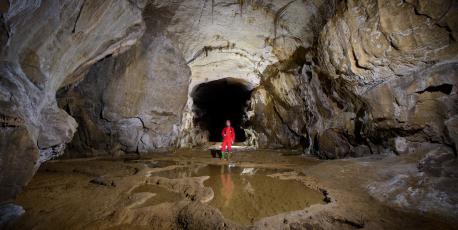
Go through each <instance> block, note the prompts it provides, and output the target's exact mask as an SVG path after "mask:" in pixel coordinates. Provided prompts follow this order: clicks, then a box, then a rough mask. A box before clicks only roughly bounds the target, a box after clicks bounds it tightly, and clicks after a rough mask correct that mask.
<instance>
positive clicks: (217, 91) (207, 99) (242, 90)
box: [190, 78, 252, 142]
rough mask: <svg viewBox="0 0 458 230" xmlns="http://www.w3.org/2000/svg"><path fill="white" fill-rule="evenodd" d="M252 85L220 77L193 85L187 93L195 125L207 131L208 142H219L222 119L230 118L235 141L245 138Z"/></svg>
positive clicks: (223, 121) (222, 125)
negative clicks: (191, 101)
mask: <svg viewBox="0 0 458 230" xmlns="http://www.w3.org/2000/svg"><path fill="white" fill-rule="evenodd" d="M251 92H252V87H250V85H249V84H248V83H247V82H245V81H243V80H241V79H236V78H223V79H219V80H214V81H210V82H205V83H201V84H199V85H196V86H195V87H194V89H193V90H192V92H191V94H190V96H191V98H192V100H193V107H192V110H193V112H194V114H195V116H194V120H193V122H194V124H196V125H197V126H198V127H200V128H201V129H202V130H205V131H208V141H209V142H218V141H221V130H222V129H223V128H224V125H225V121H226V120H231V122H232V126H233V127H234V130H235V133H236V139H235V141H236V142H243V141H245V140H246V136H245V132H244V130H243V128H244V127H243V126H244V122H245V120H246V111H247V108H248V105H249V100H250V98H251Z"/></svg>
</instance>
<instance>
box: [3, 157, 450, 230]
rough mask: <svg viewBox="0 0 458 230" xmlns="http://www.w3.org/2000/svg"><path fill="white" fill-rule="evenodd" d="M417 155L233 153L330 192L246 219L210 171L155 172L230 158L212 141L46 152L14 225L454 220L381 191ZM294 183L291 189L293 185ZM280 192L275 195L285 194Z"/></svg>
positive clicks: (240, 162) (378, 224) (374, 225)
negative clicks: (221, 202)
mask: <svg viewBox="0 0 458 230" xmlns="http://www.w3.org/2000/svg"><path fill="white" fill-rule="evenodd" d="M421 157H422V156H421V154H412V155H407V156H380V155H377V156H372V157H366V158H359V159H345V160H334V161H321V160H317V159H315V158H313V157H304V156H301V155H297V154H296V153H295V152H287V151H261V150H259V151H249V152H240V153H237V154H236V155H235V161H236V162H237V163H236V164H237V166H240V167H242V168H249V167H255V168H270V169H282V170H283V169H285V172H279V173H273V174H271V175H269V177H272V178H277V179H281V180H294V181H296V182H300V183H302V184H303V185H304V186H307V187H308V189H312V190H314V191H317V192H320V193H321V194H323V199H324V200H326V201H328V203H327V202H319V203H316V204H312V205H311V206H309V207H305V208H304V209H299V210H296V211H289V212H283V213H279V214H277V215H274V216H270V217H265V218H261V219H259V220H256V221H255V222H254V223H251V224H246V223H244V224H241V223H239V222H236V221H233V220H231V219H228V218H225V217H224V215H223V214H222V212H221V211H220V210H218V209H216V208H214V205H212V201H213V202H215V200H214V197H215V193H217V192H218V191H213V190H212V189H211V188H210V187H207V186H206V184H205V183H206V182H205V181H209V180H208V179H209V176H201V175H198V176H192V177H190V176H186V175H185V176H183V175H182V176H180V177H178V178H173V177H171V178H167V177H161V176H160V175H161V174H160V172H163V171H165V170H174V169H176V168H182V167H187V168H191V169H192V168H198V167H202V166H205V165H208V164H211V165H224V164H227V162H226V161H221V160H219V159H212V158H211V157H210V154H209V152H208V151H199V150H192V151H191V150H181V151H177V152H174V153H167V154H154V155H151V156H142V157H139V156H126V157H124V158H122V159H110V158H105V159H103V158H98V159H83V160H78V159H76V160H62V161H51V162H47V163H46V164H44V165H43V166H42V167H41V168H40V170H39V171H38V173H37V174H36V175H35V177H34V178H33V180H32V181H31V183H30V184H29V185H28V186H27V187H26V189H25V191H24V192H23V193H21V194H20V195H19V197H17V200H16V202H17V203H18V204H20V205H22V206H23V207H24V208H25V210H26V213H25V214H24V215H23V216H22V217H21V218H20V219H19V220H18V221H17V222H16V223H14V225H12V226H11V227H10V228H12V229H355V228H358V229H458V228H457V227H456V226H457V223H458V220H457V217H456V216H455V215H453V213H452V214H450V215H448V214H447V213H448V212H447V210H442V209H438V210H436V209H434V207H435V206H434V205H433V206H432V207H433V208H431V209H428V210H427V211H424V210H423V211H419V210H418V209H417V208H416V207H417V206H416V205H417V203H412V202H411V203H412V204H411V205H408V204H405V203H401V204H404V205H396V202H391V200H389V199H387V200H386V201H385V200H383V199H381V198H380V197H382V198H383V197H384V196H383V195H384V194H385V193H384V191H382V188H384V187H383V185H384V184H383V183H384V182H385V181H387V180H388V181H389V179H391V178H392V176H393V175H391V174H392V173H396V175H400V174H403V175H404V174H406V173H407V174H406V175H407V178H408V179H409V180H415V176H411V177H409V176H408V175H409V174H408V173H415V172H410V171H408V170H411V171H415V170H414V168H415V165H416V162H417V161H418V160H419V159H420V158H421ZM406 170H407V172H406ZM158 175H159V176H158ZM207 183H208V182H207ZM145 186H146V187H145ZM148 186H155V187H154V188H153V189H151V188H149V187H148ZM279 186H280V183H279ZM282 186H285V185H282ZM379 188H380V189H379ZM405 189H406V190H407V187H406V188H405ZM390 191H391V190H387V193H386V194H387V195H385V196H390V197H391V196H394V195H396V194H394V195H393V194H392V193H389V192H390ZM293 193H297V192H295V191H291V194H293ZM380 194H382V195H380ZM398 195H399V194H398ZM295 196H297V194H296V195H295ZM304 196H306V193H305V192H304ZM272 199H273V198H272ZM278 199H280V201H281V199H282V197H278ZM283 199H287V198H283ZM286 201H287V200H285V202H286ZM271 203H272V204H278V202H271ZM418 203H421V202H420V201H418ZM421 204H422V203H421ZM428 204H429V203H428ZM452 208H453V207H452ZM452 212H453V210H452Z"/></svg>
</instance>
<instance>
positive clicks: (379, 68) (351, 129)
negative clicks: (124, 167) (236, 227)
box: [0, 0, 458, 200]
mask: <svg viewBox="0 0 458 230" xmlns="http://www.w3.org/2000/svg"><path fill="white" fill-rule="evenodd" d="M457 12H458V6H457V4H456V1H453V0H441V1H434V2H432V1H421V0H420V1H404V2H401V3H399V2H394V1H375V0H364V1H356V0H355V1H345V2H340V1H337V0H336V1H321V0H313V1H299V0H296V1H289V0H285V1H283V0H279V1H278V0H270V1H268V0H258V1H237V2H226V1H224V2H223V1H193V0H190V1H188V0H186V1H148V2H147V1H141V0H138V1H123V0H122V1H121V0H120V1H107V2H105V3H103V4H102V5H98V4H96V3H95V2H92V1H83V0H81V1H79V0H78V1H64V0H52V1H46V2H42V1H26V0H23V1H14V3H12V4H11V5H8V4H7V6H2V17H1V19H0V24H1V26H0V42H1V50H0V51H1V60H2V61H1V62H0V104H1V107H0V114H1V117H0V119H1V120H0V122H1V123H0V124H1V125H0V137H1V139H0V153H1V154H2V155H1V161H0V166H1V167H0V169H1V174H0V175H1V176H0V185H2V186H0V188H1V190H0V197H1V198H2V200H4V199H8V198H11V197H12V196H13V195H14V194H16V193H17V192H18V191H20V189H21V187H22V186H23V185H24V184H26V183H27V181H28V180H30V178H31V176H32V175H33V173H34V171H35V170H36V168H37V167H38V166H39V164H40V162H42V161H45V160H48V159H51V158H53V157H55V156H59V155H61V154H62V153H63V151H64V149H65V146H67V147H68V148H67V149H68V150H69V151H68V156H69V157H81V156H94V155H99V154H107V153H108V154H120V153H124V152H137V153H146V152H151V151H158V150H164V149H174V148H180V147H193V146H198V145H204V144H207V143H208V141H209V139H208V135H209V130H208V128H206V127H203V125H201V124H203V123H199V122H197V121H198V120H199V119H200V118H202V117H205V116H203V115H202V113H205V110H204V109H202V108H201V107H198V106H196V105H195V103H194V98H193V93H195V92H196V89H197V88H198V87H200V86H202V85H204V84H206V83H209V82H215V81H218V80H221V79H231V81H235V82H237V83H238V84H239V85H241V87H242V88H243V89H246V90H248V91H249V96H250V97H249V100H248V101H247V104H246V105H242V107H244V109H243V112H242V114H241V115H240V116H241V117H242V118H241V121H242V122H241V123H242V124H240V125H241V128H243V129H245V136H246V141H245V142H246V143H245V144H247V145H252V146H255V147H260V148H291V149H301V150H303V151H304V152H305V153H310V154H315V155H318V156H320V157H322V158H326V159H334V158H343V157H348V156H355V157H357V156H362V155H367V154H371V153H372V154H374V153H385V152H395V153H397V154H404V153H408V152H410V151H413V150H414V148H415V144H416V143H423V142H426V143H430V142H434V143H439V144H442V145H445V146H448V148H454V149H455V150H454V151H455V152H456V143H457V142H458V141H457V133H456V130H457V129H456V128H455V127H456V126H457V121H458V119H457V110H458V108H457V107H456V105H457V104H458V103H457V100H458V99H457V79H458V76H457V73H456V70H457V55H458V51H457V49H458V48H457V43H456V38H457V31H458V28H457V27H458V25H457V24H456V23H457V22H458V20H457V18H456V17H458V16H457V15H458V14H457ZM56 93H57V100H56ZM57 101H58V103H57ZM242 101H243V100H242ZM204 123H205V122H204ZM206 124H208V122H207V123H206ZM77 127H78V128H77ZM75 132H76V134H75ZM335 143H337V144H335ZM67 144H68V145H67ZM433 158H434V157H433ZM425 162H428V161H425ZM426 168H427V167H426ZM3 185H4V186H3Z"/></svg>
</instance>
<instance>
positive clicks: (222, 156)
mask: <svg viewBox="0 0 458 230" xmlns="http://www.w3.org/2000/svg"><path fill="white" fill-rule="evenodd" d="M221 160H224V151H221Z"/></svg>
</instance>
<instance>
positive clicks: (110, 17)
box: [0, 0, 144, 202]
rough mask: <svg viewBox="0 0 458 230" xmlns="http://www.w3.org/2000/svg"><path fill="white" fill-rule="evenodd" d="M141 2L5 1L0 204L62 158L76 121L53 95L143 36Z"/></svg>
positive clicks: (0, 79)
mask: <svg viewBox="0 0 458 230" xmlns="http://www.w3.org/2000/svg"><path fill="white" fill-rule="evenodd" d="M143 5H144V3H142V2H141V1H124V0H119V1H106V2H103V3H100V2H94V1H84V0H77V1H73V0H71V1H65V0H49V1H32V0H29V1H27V0H23V1H9V3H7V4H4V6H3V7H2V8H3V9H2V13H1V17H0V18H1V21H0V22H1V23H0V24H1V28H2V29H1V30H2V31H1V39H0V41H1V42H2V43H1V57H0V60H1V61H0V104H1V106H0V136H1V141H0V142H1V144H0V153H1V160H0V202H1V201H4V200H7V199H9V198H11V197H13V196H14V195H15V194H17V193H18V192H19V191H20V190H21V189H22V186H24V185H25V184H26V183H27V182H28V181H29V180H30V179H31V177H32V175H33V174H34V171H35V170H36V169H37V167H38V166H39V165H40V163H41V162H43V161H45V160H47V159H49V158H52V157H54V156H57V155H59V154H62V152H63V149H64V147H65V143H68V142H70V140H71V139H72V136H73V133H74V132H75V131H76V127H77V123H76V122H75V120H74V119H73V118H72V117H70V116H69V115H68V114H67V113H66V112H65V111H63V110H61V109H60V108H59V107H58V106H57V103H56V98H55V94H56V91H57V90H58V89H59V88H61V87H64V86H66V85H69V84H71V83H73V82H76V81H78V80H79V79H80V78H81V77H82V76H84V72H85V71H87V69H88V68H89V67H90V66H91V65H92V64H93V63H95V62H97V61H98V60H100V59H102V58H103V57H105V56H107V55H110V54H117V53H119V52H122V51H124V50H126V49H127V48H128V47H129V46H131V45H133V44H134V43H135V42H136V40H137V39H138V38H139V37H140V36H141V35H142V33H143V31H144V26H143V20H142V17H141V11H142V8H143Z"/></svg>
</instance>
